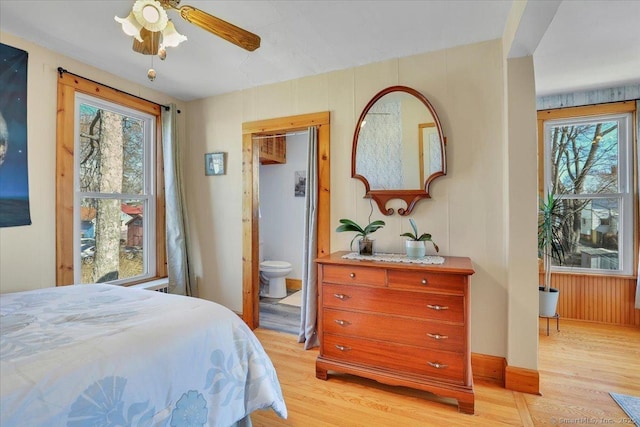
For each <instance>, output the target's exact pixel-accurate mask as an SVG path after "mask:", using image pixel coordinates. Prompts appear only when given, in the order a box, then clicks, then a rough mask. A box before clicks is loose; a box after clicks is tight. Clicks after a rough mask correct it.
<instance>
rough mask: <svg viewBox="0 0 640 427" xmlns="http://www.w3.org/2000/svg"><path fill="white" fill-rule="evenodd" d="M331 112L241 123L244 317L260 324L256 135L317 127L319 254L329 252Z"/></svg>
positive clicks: (252, 327) (252, 323) (258, 184)
mask: <svg viewBox="0 0 640 427" xmlns="http://www.w3.org/2000/svg"><path fill="white" fill-rule="evenodd" d="M329 116H330V115H329V112H328V111H325V112H321V113H311V114H303V115H298V116H289V117H281V118H275V119H267V120H259V121H254V122H246V123H243V124H242V193H243V194H242V318H243V320H244V322H245V323H246V324H247V325H248V326H249V327H250V328H251V329H255V328H257V327H258V326H260V319H259V317H260V305H259V303H260V296H259V289H260V265H259V264H260V261H259V233H260V230H259V216H258V208H259V200H260V197H259V196H260V194H259V191H260V182H259V181H260V175H259V166H260V158H259V157H260V152H259V150H260V146H259V140H258V139H256V138H254V137H253V136H254V135H255V134H260V135H269V134H271V135H277V134H286V133H288V132H298V131H301V130H306V129H307V128H309V127H310V126H316V127H317V128H318V246H317V249H318V256H323V255H326V254H329V239H330V229H329V221H330V217H329V216H330V187H329V185H330V173H329V172H330V163H329V147H330V133H331V132H330V130H331V129H330V121H329Z"/></svg>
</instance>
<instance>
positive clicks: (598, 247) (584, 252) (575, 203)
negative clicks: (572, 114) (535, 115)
mask: <svg viewBox="0 0 640 427" xmlns="http://www.w3.org/2000/svg"><path fill="white" fill-rule="evenodd" d="M629 123H630V115H628V114H625V115H615V116H606V117H590V118H580V119H570V120H554V121H549V122H545V126H544V130H545V157H546V167H545V172H546V174H545V178H546V186H547V188H546V190H547V191H550V192H552V193H553V194H555V195H556V196H558V197H559V199H560V203H561V207H562V212H563V213H564V216H565V218H566V222H565V226H564V229H563V232H562V239H563V244H564V247H565V248H566V249H567V252H566V258H565V260H564V263H563V266H564V268H570V269H586V270H591V271H595V270H606V271H610V272H623V270H627V269H629V268H630V264H631V262H630V258H631V256H630V255H631V252H632V250H633V249H632V247H633V243H632V229H633V226H632V224H631V221H632V217H633V210H632V208H631V206H632V200H633V199H632V192H631V190H630V180H629V179H630V176H629V171H630V169H631V168H630V167H629V165H630V162H631V159H632V156H631V155H630V153H629V147H630V143H629Z"/></svg>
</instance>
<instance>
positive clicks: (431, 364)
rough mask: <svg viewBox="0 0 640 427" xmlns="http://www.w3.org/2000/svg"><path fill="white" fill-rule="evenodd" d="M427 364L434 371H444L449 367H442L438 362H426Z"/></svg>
mask: <svg viewBox="0 0 640 427" xmlns="http://www.w3.org/2000/svg"><path fill="white" fill-rule="evenodd" d="M427 363H428V364H429V366H432V367H434V368H436V369H445V368H446V367H447V366H449V365H444V364H442V363H438V362H427Z"/></svg>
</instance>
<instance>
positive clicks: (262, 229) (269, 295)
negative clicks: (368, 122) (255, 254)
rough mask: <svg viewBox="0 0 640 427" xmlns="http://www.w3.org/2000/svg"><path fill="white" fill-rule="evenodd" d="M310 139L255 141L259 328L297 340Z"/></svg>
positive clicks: (290, 136)
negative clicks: (257, 155)
mask: <svg viewBox="0 0 640 427" xmlns="http://www.w3.org/2000/svg"><path fill="white" fill-rule="evenodd" d="M309 137H310V135H309V130H308V129H307V130H303V131H297V132H287V133H286V134H278V136H277V137H273V136H271V135H268V136H254V139H258V140H259V144H260V147H261V148H260V166H259V180H260V186H259V193H260V197H259V206H260V207H259V209H258V212H259V215H258V217H259V222H260V224H259V227H258V229H259V241H260V245H259V248H260V249H259V261H260V315H259V318H260V327H261V328H265V329H272V330H277V331H280V332H286V333H289V334H295V335H296V336H297V335H298V333H299V332H300V319H301V316H300V314H301V305H302V298H301V296H302V295H301V294H302V278H303V268H304V253H305V251H304V244H305V219H306V217H307V214H306V206H307V200H306V195H307V192H306V187H307V185H306V177H307V166H308V162H309V154H311V153H309V149H310V145H309ZM313 148H314V149H316V146H315V144H314V145H313ZM313 158H315V155H314V157H313ZM312 172H315V169H313V170H312ZM315 183H316V181H315V180H313V184H315Z"/></svg>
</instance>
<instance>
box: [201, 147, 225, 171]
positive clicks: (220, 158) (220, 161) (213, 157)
mask: <svg viewBox="0 0 640 427" xmlns="http://www.w3.org/2000/svg"><path fill="white" fill-rule="evenodd" d="M226 154H227V153H224V152H220V153H206V154H205V155H204V174H205V175H207V176H209V175H224V174H225V173H227V172H226V170H227V168H226V166H227V165H226V157H227V156H226Z"/></svg>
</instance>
